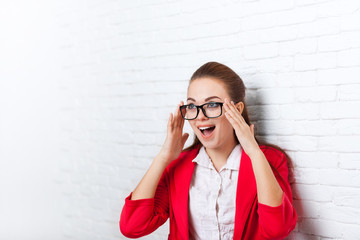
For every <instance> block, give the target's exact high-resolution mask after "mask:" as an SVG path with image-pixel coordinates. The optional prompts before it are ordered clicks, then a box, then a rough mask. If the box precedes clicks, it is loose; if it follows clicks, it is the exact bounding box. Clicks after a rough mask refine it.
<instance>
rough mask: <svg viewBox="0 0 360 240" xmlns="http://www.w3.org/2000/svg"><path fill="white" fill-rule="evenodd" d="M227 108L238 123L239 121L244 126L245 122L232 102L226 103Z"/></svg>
mask: <svg viewBox="0 0 360 240" xmlns="http://www.w3.org/2000/svg"><path fill="white" fill-rule="evenodd" d="M228 107H229V110H230V111H232V112H233V113H234V117H235V118H236V119H237V120H238V121H240V122H241V123H242V124H244V123H245V120H244V118H243V116H242V115H241V113H240V111H239V109H238V108H237V107H236V105H235V103H234V102H233V101H231V102H230V103H228Z"/></svg>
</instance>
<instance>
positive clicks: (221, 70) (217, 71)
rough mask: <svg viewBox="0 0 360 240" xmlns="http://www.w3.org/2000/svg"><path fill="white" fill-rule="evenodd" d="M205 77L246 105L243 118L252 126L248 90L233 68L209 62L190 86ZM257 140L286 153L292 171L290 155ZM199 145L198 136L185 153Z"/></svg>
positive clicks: (233, 98)
mask: <svg viewBox="0 0 360 240" xmlns="http://www.w3.org/2000/svg"><path fill="white" fill-rule="evenodd" d="M203 77H207V78H213V79H216V80H219V81H220V82H221V83H223V84H224V86H225V88H226V91H227V92H228V94H229V96H230V98H231V100H232V101H234V102H243V103H244V109H243V112H242V114H241V115H242V116H243V118H244V120H245V122H246V123H247V124H248V125H249V126H250V124H251V123H250V118H249V115H248V112H247V107H246V103H245V90H246V88H245V85H244V82H243V81H242V79H241V78H240V76H239V75H238V74H236V73H235V72H234V71H233V70H232V69H231V68H229V67H227V66H225V65H224V64H221V63H218V62H208V63H205V64H204V65H202V66H201V67H200V68H199V69H197V70H196V71H195V72H194V73H193V75H192V76H191V78H190V82H189V86H190V84H191V83H192V82H193V81H194V80H196V79H199V78H203ZM234 134H235V132H234ZM255 140H256V142H257V143H258V144H259V145H267V146H270V147H273V148H276V149H278V150H280V151H281V152H282V153H284V154H285V156H286V158H287V159H288V167H289V168H290V170H291V169H292V164H291V159H290V157H289V155H288V154H286V152H284V151H283V150H282V149H281V148H280V147H278V146H276V145H274V144H268V143H264V142H260V141H259V140H258V139H257V138H256V137H255ZM236 141H237V142H238V139H237V138H236ZM238 143H239V142H238ZM199 145H202V144H201V142H200V140H199V139H198V138H197V136H196V135H195V138H194V142H193V143H192V144H191V145H190V146H189V147H187V148H186V149H184V151H186V150H190V149H193V148H195V147H197V146H199ZM289 175H290V176H289V177H290V178H292V177H293V176H292V172H291V171H290V172H289Z"/></svg>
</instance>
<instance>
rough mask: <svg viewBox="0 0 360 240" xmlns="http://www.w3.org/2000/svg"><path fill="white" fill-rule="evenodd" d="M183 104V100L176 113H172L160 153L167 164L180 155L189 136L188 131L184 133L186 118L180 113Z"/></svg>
mask: <svg viewBox="0 0 360 240" xmlns="http://www.w3.org/2000/svg"><path fill="white" fill-rule="evenodd" d="M182 105H184V102H183V101H181V102H180V104H179V105H178V106H177V107H176V110H175V114H174V115H173V114H172V113H170V116H169V120H168V124H167V135H166V139H165V142H164V144H163V146H162V148H161V150H160V153H159V155H158V156H159V157H160V158H161V159H162V160H164V161H166V163H167V164H169V163H170V162H171V161H173V160H175V159H177V158H178V157H179V155H180V153H181V151H182V150H183V148H184V145H185V142H186V140H187V139H188V137H189V134H188V133H184V134H183V127H184V118H183V117H182V116H181V113H180V106H182Z"/></svg>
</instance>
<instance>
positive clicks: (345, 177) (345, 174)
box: [318, 169, 360, 187]
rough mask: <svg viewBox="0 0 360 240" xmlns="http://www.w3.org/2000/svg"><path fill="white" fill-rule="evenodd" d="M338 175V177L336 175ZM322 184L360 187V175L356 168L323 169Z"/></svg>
mask: <svg viewBox="0 0 360 240" xmlns="http://www.w3.org/2000/svg"><path fill="white" fill-rule="evenodd" d="M334 176H336V178H335V177H334ZM318 180H319V183H320V184H323V185H330V186H339V187H345V186H347V187H359V186H360V176H359V174H358V172H357V171H356V170H347V169H323V170H321V171H319V176H318Z"/></svg>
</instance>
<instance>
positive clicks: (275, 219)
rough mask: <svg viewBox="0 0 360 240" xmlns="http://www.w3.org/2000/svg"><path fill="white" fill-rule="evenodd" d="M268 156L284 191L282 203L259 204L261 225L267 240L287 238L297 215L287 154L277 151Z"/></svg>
mask: <svg viewBox="0 0 360 240" xmlns="http://www.w3.org/2000/svg"><path fill="white" fill-rule="evenodd" d="M268 151H271V152H272V153H271V154H269V155H268V156H266V155H267V154H265V156H266V157H267V159H268V161H269V162H270V164H271V165H272V168H273V173H274V175H275V177H276V179H277V181H278V183H279V185H280V187H281V188H282V190H283V196H282V203H281V204H280V205H279V206H277V207H271V206H268V205H265V204H261V203H258V215H259V225H260V228H261V231H262V233H263V235H264V237H266V238H267V239H282V238H285V237H286V236H287V235H288V234H289V233H290V232H291V231H292V230H293V229H294V228H295V225H296V220H297V214H296V211H295V209H294V206H293V203H292V194H291V188H290V183H289V180H288V166H287V159H286V157H285V154H283V153H281V152H280V151H278V150H275V149H269V150H268Z"/></svg>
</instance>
